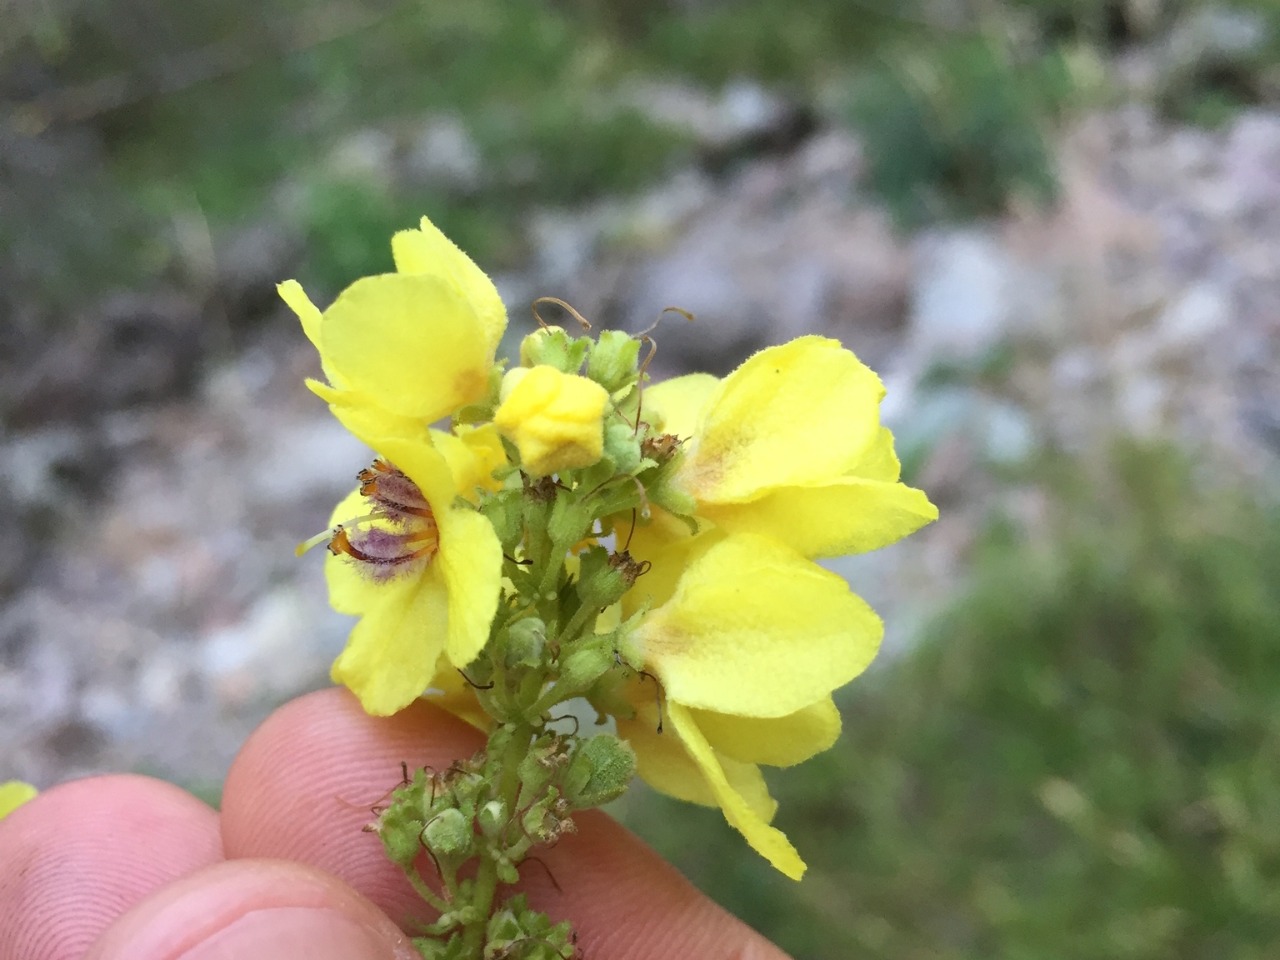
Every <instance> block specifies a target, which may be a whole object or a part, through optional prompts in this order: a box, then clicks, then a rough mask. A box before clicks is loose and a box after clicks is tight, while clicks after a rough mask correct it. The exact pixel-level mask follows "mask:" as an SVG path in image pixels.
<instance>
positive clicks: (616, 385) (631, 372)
mask: <svg viewBox="0 0 1280 960" xmlns="http://www.w3.org/2000/svg"><path fill="white" fill-rule="evenodd" d="M639 357H640V341H639V340H637V339H636V338H635V337H633V336H631V334H629V333H624V332H623V331H621V330H601V331H600V338H599V339H598V340H597V341H596V345H595V348H594V349H593V350H592V351H591V357H590V359H588V360H587V376H588V377H590V378H591V379H592V380H594V381H595V382H596V383H598V384H600V385H601V386H602V387H604V388H605V389H606V390H608V391H609V392H610V393H614V392H615V391H617V390H621V389H622V388H623V387H627V386H630V385H631V384H633V383H635V381H636V379H637V374H636V361H637V360H638V359H639Z"/></svg>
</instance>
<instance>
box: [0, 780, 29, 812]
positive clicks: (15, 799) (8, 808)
mask: <svg viewBox="0 0 1280 960" xmlns="http://www.w3.org/2000/svg"><path fill="white" fill-rule="evenodd" d="M36 792H37V791H36V788H35V787H33V786H32V785H31V784H29V783H23V782H22V781H21V780H8V781H6V782H4V783H0V820H3V819H4V818H5V817H7V816H8V815H9V814H11V813H13V811H15V810H17V809H18V808H19V807H20V806H22V805H23V804H24V803H26V802H27V801H28V800H31V799H33V798H34V797H35V795H36Z"/></svg>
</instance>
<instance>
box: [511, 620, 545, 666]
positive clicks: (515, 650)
mask: <svg viewBox="0 0 1280 960" xmlns="http://www.w3.org/2000/svg"><path fill="white" fill-rule="evenodd" d="M546 643H547V625H546V624H545V623H543V622H542V621H541V620H539V619H538V618H537V617H525V618H524V619H523V620H517V621H516V622H515V623H513V624H512V625H511V626H510V627H509V628H508V630H507V648H506V664H507V669H508V670H514V669H516V668H518V667H537V666H538V665H539V664H541V663H542V658H543V651H544V650H545V648H546Z"/></svg>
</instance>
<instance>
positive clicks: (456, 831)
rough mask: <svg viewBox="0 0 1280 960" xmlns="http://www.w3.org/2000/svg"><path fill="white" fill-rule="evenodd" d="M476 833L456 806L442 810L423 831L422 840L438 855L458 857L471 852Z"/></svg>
mask: <svg viewBox="0 0 1280 960" xmlns="http://www.w3.org/2000/svg"><path fill="white" fill-rule="evenodd" d="M474 839H475V834H474V833H473V832H472V829H471V824H470V823H469V822H468V821H467V818H466V817H465V816H463V813H462V811H461V810H459V809H457V808H456V807H448V808H446V809H444V810H441V811H440V812H439V813H437V814H436V815H435V816H434V817H432V818H431V819H430V820H429V821H428V822H427V825H426V827H425V828H424V829H423V831H422V840H423V842H424V843H425V844H426V845H427V847H428V848H430V850H431V852H432V853H434V854H435V855H436V856H438V857H457V856H463V855H465V854H467V853H469V852H470V850H471V845H472V842H473V841H474Z"/></svg>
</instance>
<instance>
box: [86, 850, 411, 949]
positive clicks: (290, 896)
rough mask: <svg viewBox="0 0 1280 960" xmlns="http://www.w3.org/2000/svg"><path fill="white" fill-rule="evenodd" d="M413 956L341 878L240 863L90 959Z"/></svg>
mask: <svg viewBox="0 0 1280 960" xmlns="http://www.w3.org/2000/svg"><path fill="white" fill-rule="evenodd" d="M242 957H307V960H413V958H417V957H419V954H418V953H417V951H416V950H415V949H414V948H413V945H412V943H410V941H409V939H408V938H407V937H406V936H404V934H403V933H401V931H400V930H399V928H398V927H396V925H395V924H394V923H392V922H391V920H390V918H388V917H387V916H386V915H385V914H383V913H382V912H381V911H380V910H378V909H377V907H375V906H374V905H373V904H372V903H370V902H369V901H368V900H366V899H365V898H364V897H362V896H360V895H359V894H358V893H357V892H356V891H354V890H352V889H351V888H350V887H348V886H346V885H345V884H343V883H341V882H340V881H338V880H337V879H336V878H334V877H332V876H329V875H327V874H324V873H321V872H320V871H317V870H315V869H313V868H311V867H307V866H305V865H303V864H298V863H285V862H282V861H273V860H235V861H226V862H223V863H219V864H214V865H213V866H210V867H207V868H205V869H203V870H200V871H198V872H196V873H193V874H191V875H189V876H187V877H184V878H182V879H181V880H178V881H177V882H175V883H173V884H171V885H169V886H167V887H165V888H164V889H162V890H159V891H157V892H156V893H154V894H153V895H152V896H150V897H149V898H147V899H146V900H144V901H143V902H141V903H139V904H138V905H137V906H135V907H134V908H133V909H132V910H130V911H129V912H128V913H127V914H126V915H124V916H123V917H121V918H120V919H119V920H118V921H117V922H116V923H115V924H114V925H113V926H112V927H111V928H110V929H109V930H107V931H106V933H105V934H104V935H103V936H102V937H101V939H99V940H98V941H97V943H95V944H94V946H93V948H92V949H91V950H90V951H89V953H88V954H87V956H86V958H85V960H238V958H242Z"/></svg>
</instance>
